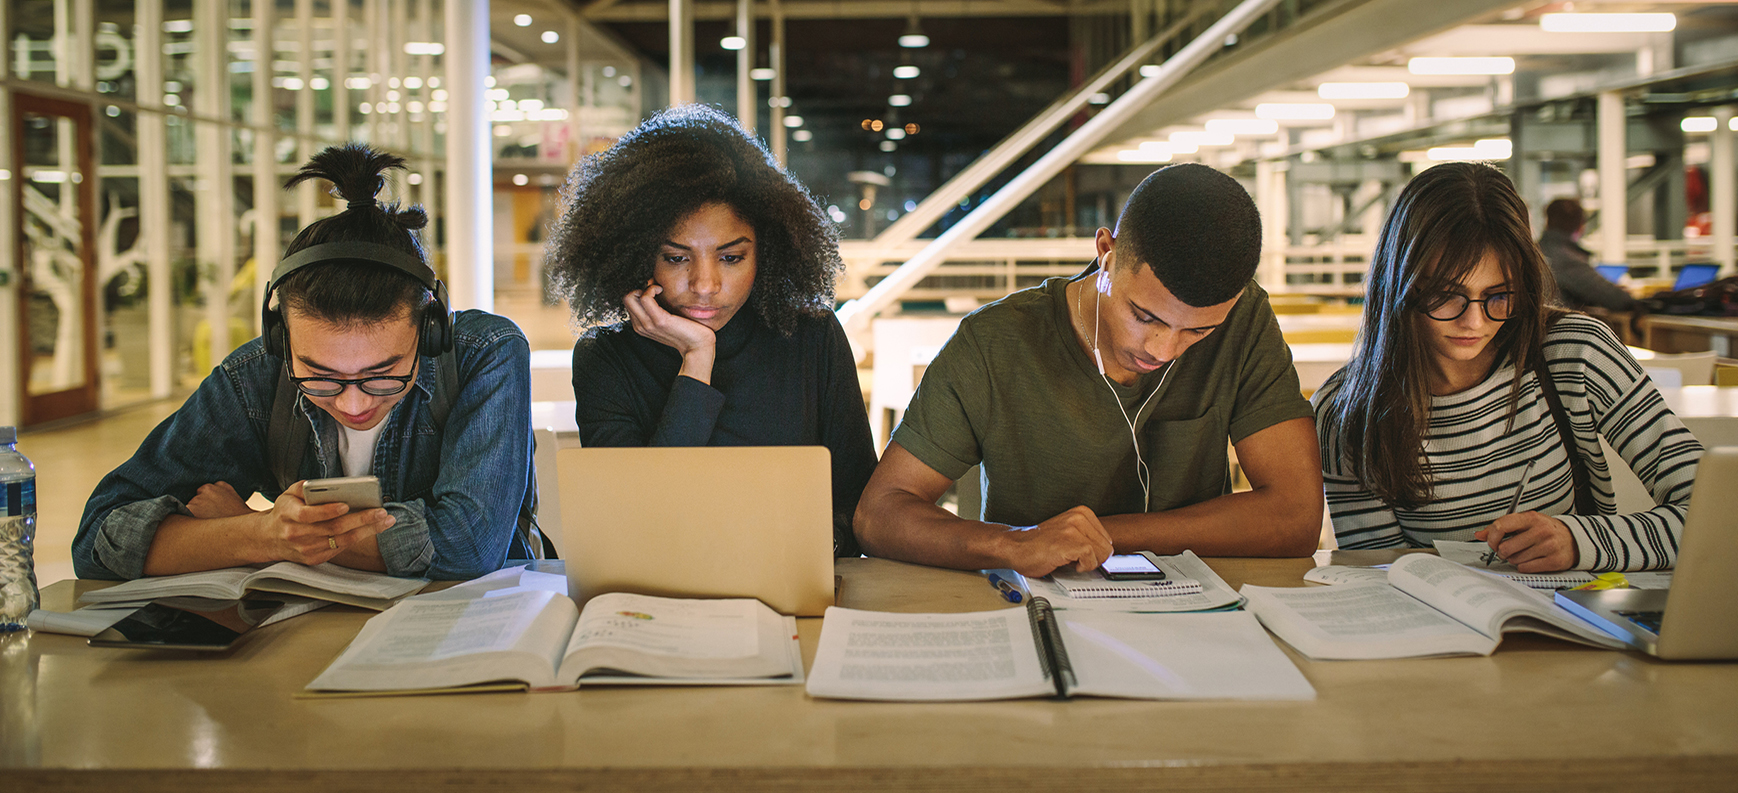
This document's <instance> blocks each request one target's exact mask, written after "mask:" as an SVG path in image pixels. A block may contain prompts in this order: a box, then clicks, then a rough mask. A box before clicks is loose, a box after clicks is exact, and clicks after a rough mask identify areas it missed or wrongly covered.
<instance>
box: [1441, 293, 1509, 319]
mask: <svg viewBox="0 0 1738 793" xmlns="http://www.w3.org/2000/svg"><path fill="white" fill-rule="evenodd" d="M1474 303H1478V304H1480V307H1481V308H1483V309H1484V312H1485V318H1486V319H1489V320H1490V321H1492V322H1502V321H1504V320H1506V319H1508V318H1509V317H1511V316H1514V313H1515V293H1514V292H1495V293H1492V294H1491V295H1489V296H1487V297H1485V298H1484V299H1483V300H1474V299H1472V298H1470V297H1467V296H1466V295H1462V294H1456V293H1454V292H1438V293H1436V294H1435V295H1434V296H1432V297H1431V298H1430V300H1428V301H1426V302H1425V304H1424V315H1425V316H1427V317H1430V318H1431V319H1434V320H1436V321H1438V322H1453V321H1454V320H1457V319H1460V315H1462V314H1465V313H1466V309H1467V307H1468V306H1471V305H1472V304H1474Z"/></svg>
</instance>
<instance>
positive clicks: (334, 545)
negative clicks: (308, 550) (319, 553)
mask: <svg viewBox="0 0 1738 793" xmlns="http://www.w3.org/2000/svg"><path fill="white" fill-rule="evenodd" d="M326 547H327V548H328V549H331V550H334V551H336V550H338V538H337V537H327V538H326Z"/></svg>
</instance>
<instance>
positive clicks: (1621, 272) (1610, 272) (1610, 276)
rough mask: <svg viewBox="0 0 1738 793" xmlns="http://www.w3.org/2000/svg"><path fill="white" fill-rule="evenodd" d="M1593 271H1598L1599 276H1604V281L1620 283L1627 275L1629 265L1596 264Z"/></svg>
mask: <svg viewBox="0 0 1738 793" xmlns="http://www.w3.org/2000/svg"><path fill="white" fill-rule="evenodd" d="M1593 269H1595V270H1598V271H1599V274H1600V275H1603V276H1605V280H1607V281H1610V282H1612V283H1614V284H1617V283H1622V282H1623V279H1624V276H1627V275H1629V265H1627V264H1596V265H1594V266H1593Z"/></svg>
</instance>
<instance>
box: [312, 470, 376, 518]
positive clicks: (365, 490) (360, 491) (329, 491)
mask: <svg viewBox="0 0 1738 793" xmlns="http://www.w3.org/2000/svg"><path fill="white" fill-rule="evenodd" d="M302 500H303V501H306V502H307V503H309V504H333V503H339V504H348V505H349V506H350V511H351V512H360V511H362V510H365V509H380V506H381V502H380V480H379V479H377V478H375V477H372V476H342V477H335V478H332V479H309V480H308V481H307V482H305V483H303V484H302Z"/></svg>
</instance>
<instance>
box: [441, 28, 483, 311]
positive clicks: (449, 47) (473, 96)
mask: <svg viewBox="0 0 1738 793" xmlns="http://www.w3.org/2000/svg"><path fill="white" fill-rule="evenodd" d="M445 15H446V16H445V19H446V30H447V41H446V76H445V77H444V78H442V82H443V84H445V85H446V88H447V178H446V202H445V203H446V210H447V211H446V227H445V228H446V242H447V278H446V281H447V289H448V290H449V291H450V292H451V293H452V300H453V308H454V309H463V308H480V309H483V310H485V311H490V310H493V309H494V307H495V260H494V245H495V240H494V228H493V220H494V206H493V203H494V202H493V190H494V180H493V179H492V176H491V166H492V165H493V162H492V159H491V154H492V152H491V149H490V141H489V119H488V117H487V116H486V115H484V113H483V91H484V90H485V88H484V85H483V79H484V78H486V77H488V76H489V3H488V0H474V2H464V1H463V0H447V2H446V3H445Z"/></svg>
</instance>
